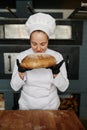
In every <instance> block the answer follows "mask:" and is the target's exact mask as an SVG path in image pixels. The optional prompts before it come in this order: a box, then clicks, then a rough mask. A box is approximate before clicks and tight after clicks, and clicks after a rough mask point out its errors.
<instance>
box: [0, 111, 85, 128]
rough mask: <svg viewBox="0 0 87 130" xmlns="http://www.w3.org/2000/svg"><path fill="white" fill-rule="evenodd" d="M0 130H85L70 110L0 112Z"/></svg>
mask: <svg viewBox="0 0 87 130" xmlns="http://www.w3.org/2000/svg"><path fill="white" fill-rule="evenodd" d="M0 130H85V128H84V127H83V126H82V124H81V122H80V120H79V119H78V117H77V116H76V114H75V113H74V112H73V111H71V110H56V111H55V110H28V111H22V110H2V111H0Z"/></svg>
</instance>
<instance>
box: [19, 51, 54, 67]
mask: <svg viewBox="0 0 87 130" xmlns="http://www.w3.org/2000/svg"><path fill="white" fill-rule="evenodd" d="M55 64H56V59H55V57H54V56H52V55H49V54H44V53H37V54H30V55H27V56H26V57H25V58H24V59H23V60H22V61H21V67H24V68H26V69H34V68H46V67H51V66H53V65H55Z"/></svg>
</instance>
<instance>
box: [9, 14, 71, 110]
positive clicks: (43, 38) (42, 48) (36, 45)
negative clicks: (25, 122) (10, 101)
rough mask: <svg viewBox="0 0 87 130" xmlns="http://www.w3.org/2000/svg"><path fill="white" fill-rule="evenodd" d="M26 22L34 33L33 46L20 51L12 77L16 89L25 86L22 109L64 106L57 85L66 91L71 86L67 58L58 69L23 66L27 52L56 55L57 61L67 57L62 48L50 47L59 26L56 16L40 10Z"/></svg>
mask: <svg viewBox="0 0 87 130" xmlns="http://www.w3.org/2000/svg"><path fill="white" fill-rule="evenodd" d="M25 25H26V27H27V31H28V33H29V35H30V44H31V48H29V49H28V50H25V51H23V52H21V53H19V55H18V57H17V59H18V61H19V62H17V64H16V62H15V66H14V70H13V74H12V78H11V87H12V89H13V90H15V91H18V90H19V89H21V95H20V98H19V101H18V103H19V109H21V110H30V109H41V110H47V109H49V110H56V109H58V108H59V106H60V99H59V96H58V91H57V89H58V90H60V91H62V92H64V91H65V90H66V89H67V88H68V86H69V80H68V78H67V72H66V67H65V62H63V64H62V65H61V67H60V69H59V70H58V71H56V73H53V71H52V70H51V69H50V68H48V69H46V68H38V69H32V70H28V71H21V69H20V66H19V63H21V60H22V59H23V58H24V57H25V56H27V55H29V54H35V53H44V54H50V55H52V56H54V57H55V59H56V61H57V63H59V62H61V61H62V60H63V56H62V55H61V54H60V53H59V52H56V51H54V50H51V49H49V48H48V42H49V37H50V36H51V35H52V34H53V33H54V30H55V27H56V24H55V19H54V18H53V17H51V16H50V15H49V14H44V13H36V14H33V15H31V16H30V17H29V19H28V20H27V22H26V24H25Z"/></svg>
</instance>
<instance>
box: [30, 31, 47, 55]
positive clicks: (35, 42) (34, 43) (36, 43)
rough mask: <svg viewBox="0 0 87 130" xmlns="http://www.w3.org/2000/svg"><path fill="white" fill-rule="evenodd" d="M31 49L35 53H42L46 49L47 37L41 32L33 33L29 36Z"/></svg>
mask: <svg viewBox="0 0 87 130" xmlns="http://www.w3.org/2000/svg"><path fill="white" fill-rule="evenodd" d="M30 43H31V47H32V49H33V51H34V52H36V53H44V52H45V51H46V49H47V47H48V36H47V35H46V34H45V33H44V32H42V31H34V32H33V33H32V34H31V36H30Z"/></svg>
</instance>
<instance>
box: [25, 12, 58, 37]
mask: <svg viewBox="0 0 87 130" xmlns="http://www.w3.org/2000/svg"><path fill="white" fill-rule="evenodd" d="M25 26H26V28H27V31H28V34H29V35H30V34H31V33H32V32H33V31H35V30H41V31H43V32H45V33H46V34H47V35H48V37H49V36H51V35H52V34H53V33H54V30H55V27H56V23H55V19H54V18H53V17H52V16H50V15H49V14H45V13H36V14H33V15H31V16H30V17H29V18H28V20H27V21H26V23H25Z"/></svg>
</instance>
